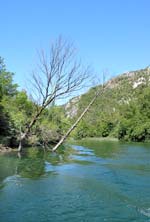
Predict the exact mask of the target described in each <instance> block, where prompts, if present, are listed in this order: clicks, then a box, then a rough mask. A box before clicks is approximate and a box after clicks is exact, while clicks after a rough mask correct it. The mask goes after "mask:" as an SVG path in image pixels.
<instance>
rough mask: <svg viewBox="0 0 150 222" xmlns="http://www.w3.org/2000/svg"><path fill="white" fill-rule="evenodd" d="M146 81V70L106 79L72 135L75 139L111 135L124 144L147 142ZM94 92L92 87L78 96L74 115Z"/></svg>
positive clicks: (149, 103) (149, 97)
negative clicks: (127, 142)
mask: <svg viewBox="0 0 150 222" xmlns="http://www.w3.org/2000/svg"><path fill="white" fill-rule="evenodd" d="M143 79H144V80H143ZM149 79H150V73H149V69H147V68H146V69H143V70H139V71H135V72H132V73H129V75H128V74H124V75H121V76H119V77H117V78H114V79H112V80H110V81H109V87H108V88H107V90H105V93H104V94H103V95H100V96H99V97H98V99H97V101H96V102H95V103H94V104H93V106H92V108H91V109H90V112H88V113H87V115H86V116H85V117H84V120H82V123H81V124H80V125H79V126H78V127H77V129H76V130H75V132H74V136H75V137H76V138H79V139H81V138H84V137H93V136H95V137H107V136H111V137H112V136H113V137H117V138H119V139H120V140H127V141H150V87H149V85H150V84H149ZM136 84H137V85H136ZM134 85H136V87H134ZM94 92H95V89H94V88H93V89H92V90H90V91H89V92H88V93H87V94H84V95H83V96H82V97H81V99H80V101H79V112H78V115H80V113H81V112H82V110H83V109H84V107H86V105H87V104H88V103H89V101H90V100H91V98H92V97H93V95H94Z"/></svg>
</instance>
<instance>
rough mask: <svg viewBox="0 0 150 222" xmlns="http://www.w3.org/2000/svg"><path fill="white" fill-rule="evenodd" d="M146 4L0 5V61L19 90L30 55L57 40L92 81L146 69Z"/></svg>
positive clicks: (0, 1)
mask: <svg viewBox="0 0 150 222" xmlns="http://www.w3.org/2000/svg"><path fill="white" fill-rule="evenodd" d="M149 12H150V0H74V1H73V0H42V1H41V0H36V1H34V0H30V1H29V0H26V1H25V0H24V1H23V0H22V1H20V0H18V1H17V0H13V1H12V0H0V56H2V57H3V58H4V59H5V62H6V65H7V69H8V70H10V71H13V72H14V73H15V82H17V83H18V84H19V85H20V86H21V88H25V86H26V79H29V78H30V74H31V71H32V70H33V69H34V67H35V64H36V50H37V49H40V48H48V47H49V45H50V42H51V41H52V40H54V39H55V38H56V37H58V35H60V34H61V35H62V36H64V37H65V38H66V39H68V40H71V41H73V42H74V44H75V46H76V47H77V49H78V54H79V56H80V57H81V59H82V62H83V63H85V64H87V63H88V64H90V65H91V66H92V67H93V69H94V70H95V72H96V73H97V75H98V76H100V75H101V73H102V71H103V70H106V69H107V70H108V71H109V73H110V74H109V75H110V76H112V75H117V74H120V73H123V72H125V71H129V70H136V69H140V68H144V67H146V66H148V65H150V13H149Z"/></svg>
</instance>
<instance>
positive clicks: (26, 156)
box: [0, 146, 84, 182]
mask: <svg viewBox="0 0 150 222" xmlns="http://www.w3.org/2000/svg"><path fill="white" fill-rule="evenodd" d="M75 153H76V151H75V150H74V149H73V148H72V147H71V146H66V147H64V146H62V147H61V149H59V150H58V151H57V152H54V153H53V152H49V151H44V150H43V149H41V148H37V147H33V148H26V150H25V151H24V153H22V154H21V155H19V156H18V154H17V153H15V152H12V153H6V154H3V155H0V182H2V181H3V180H4V179H5V178H6V177H10V176H13V175H19V176H21V177H24V178H32V179H36V178H39V177H41V176H43V175H45V174H49V173H55V172H53V171H55V170H52V169H55V168H53V167H52V166H56V167H57V166H61V165H65V164H71V163H73V162H75V160H74V159H73V158H72V156H73V155H74V154H75ZM76 162H78V163H80V164H82V163H83V164H84V161H82V160H81V161H76Z"/></svg>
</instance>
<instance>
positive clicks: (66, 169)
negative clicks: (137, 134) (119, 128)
mask: <svg viewBox="0 0 150 222" xmlns="http://www.w3.org/2000/svg"><path fill="white" fill-rule="evenodd" d="M0 221H2V222H49V221H56V222H57V221H64V222H66V221H69V222H78V221H85V222H88V221H89V222H91V221H92V222H94V221H98V222H101V221H110V222H113V221H114V222H117V221H119V222H122V221H126V222H129V221H136V222H148V221H150V144H122V143H119V142H106V141H105V142H100V141H88V140H84V141H82V142H79V143H77V144H76V145H66V146H65V148H64V149H63V150H60V151H59V152H58V153H45V152H44V151H41V150H39V149H37V148H32V149H31V148H30V149H28V150H27V151H26V153H25V154H24V155H23V156H22V157H21V158H18V157H17V155H16V153H11V154H6V155H1V156H0Z"/></svg>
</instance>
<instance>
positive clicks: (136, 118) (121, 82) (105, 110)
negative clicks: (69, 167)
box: [0, 58, 150, 147]
mask: <svg viewBox="0 0 150 222" xmlns="http://www.w3.org/2000/svg"><path fill="white" fill-rule="evenodd" d="M13 76H14V74H13V73H12V72H9V71H7V69H6V66H5V64H4V61H3V59H2V58H0V144H3V145H5V146H9V147H17V146H18V143H19V138H20V131H24V130H25V128H26V127H27V125H28V124H29V122H30V120H31V118H32V116H33V115H34V113H35V110H36V109H37V106H38V105H37V104H35V102H34V101H32V100H31V99H30V98H29V97H28V95H27V92H26V91H25V90H22V91H19V90H18V85H17V84H15V83H13ZM107 85H108V87H107V89H106V90H105V92H104V93H103V94H102V95H100V96H99V97H98V98H97V100H96V102H95V103H94V104H93V105H92V107H91V108H90V111H89V112H88V113H87V114H86V115H85V117H84V118H83V119H82V121H81V122H80V123H79V125H78V127H77V128H76V129H75V131H74V132H72V134H71V136H72V137H74V138H76V139H82V138H85V137H108V136H110V137H115V138H118V139H119V140H126V141H150V87H149V85H150V70H149V68H145V69H142V70H138V71H134V72H129V73H125V74H123V75H120V76H118V77H116V78H113V79H111V80H109V82H108V83H107ZM99 87H101V86H97V87H94V88H91V89H90V90H89V91H88V92H87V93H85V94H84V95H82V96H80V97H79V98H77V97H76V98H75V99H73V100H71V101H70V102H69V103H68V104H66V105H64V106H56V105H55V104H52V105H51V106H49V107H47V108H46V109H45V110H44V111H43V113H42V114H41V116H40V118H39V119H38V121H37V123H36V124H35V125H34V127H33V129H32V131H31V132H30V134H29V135H28V138H27V139H26V140H25V141H24V143H26V145H35V144H36V145H40V146H41V145H42V146H49V144H50V143H52V142H55V141H58V140H59V139H60V137H61V136H62V135H63V134H64V133H65V132H66V131H67V129H69V127H70V126H71V124H72V123H74V121H75V120H76V119H77V118H78V116H79V115H80V114H81V113H82V111H83V110H84V109H85V107H86V106H87V105H88V103H89V102H90V100H91V99H92V98H93V96H94V95H95V92H96V90H98V88H99Z"/></svg>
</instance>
